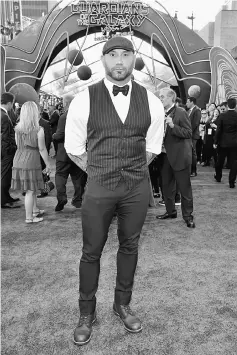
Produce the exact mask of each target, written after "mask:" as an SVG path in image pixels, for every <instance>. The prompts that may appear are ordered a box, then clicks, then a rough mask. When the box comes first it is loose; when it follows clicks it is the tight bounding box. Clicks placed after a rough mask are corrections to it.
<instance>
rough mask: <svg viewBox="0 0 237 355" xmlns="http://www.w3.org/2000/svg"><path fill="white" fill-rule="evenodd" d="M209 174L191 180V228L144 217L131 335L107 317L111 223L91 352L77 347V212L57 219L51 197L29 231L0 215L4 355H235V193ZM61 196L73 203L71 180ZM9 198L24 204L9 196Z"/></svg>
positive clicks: (20, 218)
mask: <svg viewBox="0 0 237 355" xmlns="http://www.w3.org/2000/svg"><path fill="white" fill-rule="evenodd" d="M213 180H214V179H213V169H212V168H202V167H200V168H199V172H198V176H197V177H196V178H194V179H193V180H192V185H193V194H194V206H195V213H194V214H195V221H196V225H197V227H196V228H195V229H191V230H190V229H189V228H187V227H186V225H185V224H184V222H183V221H182V218H181V211H180V207H178V218H177V219H174V220H168V221H167V220H166V221H158V220H157V219H156V218H155V216H156V215H157V214H158V213H162V212H164V207H162V206H159V205H157V207H155V208H150V209H149V210H148V214H147V219H146V222H145V225H144V228H143V232H142V235H141V238H140V245H139V261H138V267H137V270H136V278H135V284H134V292H133V299H132V303H131V306H132V308H133V310H134V311H135V312H136V314H137V315H139V317H140V319H141V320H142V322H143V331H142V332H141V333H139V334H129V333H127V332H126V331H125V329H124V328H123V325H122V324H121V322H120V321H119V319H118V318H117V317H116V316H114V315H113V312H112V303H113V293H114V285H115V274H116V263H115V262H116V252H117V248H118V241H117V236H116V219H114V220H113V223H112V224H111V228H110V232H109V238H108V241H107V243H106V245H105V248H104V252H103V255H102V259H101V274H100V284H99V290H98V293H97V304H98V306H97V316H98V321H97V323H96V324H95V326H94V327H93V336H92V339H91V341H90V343H89V344H87V345H86V346H84V347H76V346H75V345H74V344H73V330H74V327H75V325H76V324H77V321H78V315H79V312H78V264H79V258H80V255H81V247H82V229H81V211H80V209H75V208H74V207H73V206H71V204H70V202H68V204H67V205H66V206H65V209H64V210H63V211H62V212H59V213H56V212H54V208H55V205H56V198H55V190H54V191H52V192H51V193H50V195H49V196H48V197H46V198H44V199H40V200H39V205H40V207H41V208H43V209H45V210H46V214H45V218H44V221H43V222H41V223H39V224H34V225H26V224H25V222H24V220H25V215H24V207H23V206H22V207H21V208H20V209H15V210H2V216H1V217H2V241H1V251H2V265H1V267H2V272H1V278H2V280H1V281H2V289H1V291H2V318H1V323H2V344H1V346H2V354H4V355H76V354H84V355H236V354H237V188H236V189H230V188H229V187H228V178H227V171H224V176H223V182H222V183H220V184H218V183H216V182H214V181H213ZM67 190H68V197H69V199H70V198H71V197H72V194H73V189H72V184H71V181H69V182H68V189H67ZM12 195H13V196H15V197H16V196H18V197H21V200H22V202H23V197H22V196H21V195H20V194H16V193H13V194H12Z"/></svg>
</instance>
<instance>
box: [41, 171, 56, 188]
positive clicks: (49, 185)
mask: <svg viewBox="0 0 237 355" xmlns="http://www.w3.org/2000/svg"><path fill="white" fill-rule="evenodd" d="M43 180H44V189H43V192H46V193H49V192H50V191H52V190H53V189H54V188H55V185H54V183H53V182H52V181H51V180H50V176H49V174H45V173H43Z"/></svg>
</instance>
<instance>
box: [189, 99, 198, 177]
mask: <svg viewBox="0 0 237 355" xmlns="http://www.w3.org/2000/svg"><path fill="white" fill-rule="evenodd" d="M186 106H187V108H188V109H189V112H188V115H189V118H190V121H191V126H192V145H193V146H192V165H191V177H194V176H197V153H196V145H197V141H198V139H199V138H200V134H199V124H200V120H201V110H200V109H199V108H198V107H197V106H196V99H195V97H188V99H187V102H186Z"/></svg>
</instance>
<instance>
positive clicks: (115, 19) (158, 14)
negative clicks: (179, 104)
mask: <svg viewBox="0 0 237 355" xmlns="http://www.w3.org/2000/svg"><path fill="white" fill-rule="evenodd" d="M156 3H157V4H159V3H158V1H157V2H156ZM161 7H162V5H161ZM163 9H164V8H163ZM101 31H102V34H103V36H104V37H105V38H104V40H106V36H107V35H108V36H111V35H113V34H117V35H118V34H123V32H129V33H130V34H132V36H134V37H137V38H140V39H141V40H143V41H145V42H147V43H149V44H150V53H149V54H150V56H151V57H153V50H154V48H155V49H156V50H158V51H159V52H160V53H162V55H163V56H164V58H165V60H166V62H167V63H168V64H169V65H170V67H171V68H172V70H173V72H174V75H175V78H176V80H177V82H178V86H179V92H180V96H181V98H182V99H183V100H185V99H186V97H187V95H188V89H189V88H190V87H191V86H193V85H198V86H199V87H200V89H201V94H200V97H199V99H198V105H199V106H201V107H202V106H204V105H205V103H207V102H208V100H209V96H210V89H211V87H210V82H211V71H210V61H209V51H210V47H207V44H206V43H205V42H204V41H203V40H202V39H201V38H200V37H199V36H198V35H197V34H196V33H195V32H193V31H192V30H190V29H189V28H187V27H186V26H185V25H183V24H182V23H180V22H179V21H177V20H175V19H174V18H172V17H171V16H170V15H169V14H168V13H165V12H162V11H160V10H158V9H157V8H154V7H150V6H149V5H147V4H145V3H141V2H140V1H139V2H136V1H135V2H131V1H124V2H121V1H117V2H106V1H104V2H100V1H97V2H93V1H88V2H86V1H78V2H77V3H75V2H74V3H73V4H72V5H71V6H66V7H62V8H58V5H56V6H55V8H54V9H53V10H52V11H51V13H50V14H49V15H48V16H47V17H45V18H42V19H41V20H40V21H37V22H35V23H33V24H32V25H31V26H29V27H27V28H26V29H25V30H24V31H23V32H22V33H20V34H19V35H18V36H17V38H16V39H14V40H13V41H12V42H11V43H10V44H9V45H8V46H6V56H7V62H6V89H7V90H9V89H10V88H11V87H12V86H13V85H15V84H16V83H27V84H29V85H31V86H32V87H34V88H35V89H36V90H37V91H38V90H39V89H40V86H41V82H42V79H43V76H44V73H45V71H46V70H47V68H48V67H49V65H50V64H51V63H52V61H53V59H54V58H55V57H56V56H57V54H58V53H59V52H60V51H61V50H62V49H64V48H65V47H67V46H68V45H69V44H70V43H72V42H73V41H75V40H77V39H79V38H82V37H85V36H88V35H90V34H92V33H101ZM101 40H103V39H101ZM151 74H152V73H151ZM153 74H154V75H153V77H156V73H153ZM154 85H156V81H155V80H154Z"/></svg>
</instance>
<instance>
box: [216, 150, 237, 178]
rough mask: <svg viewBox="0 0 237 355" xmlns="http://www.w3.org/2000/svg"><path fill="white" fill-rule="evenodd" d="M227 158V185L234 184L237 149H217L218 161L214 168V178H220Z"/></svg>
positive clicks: (236, 170) (236, 173)
mask: <svg viewBox="0 0 237 355" xmlns="http://www.w3.org/2000/svg"><path fill="white" fill-rule="evenodd" d="M227 156H229V164H230V172H229V183H230V184H231V183H235V180H236V176H237V147H233V148H222V147H219V149H218V160H217V164H216V167H215V170H216V178H217V179H220V180H221V178H222V169H223V165H224V162H225V159H226V157H227Z"/></svg>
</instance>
